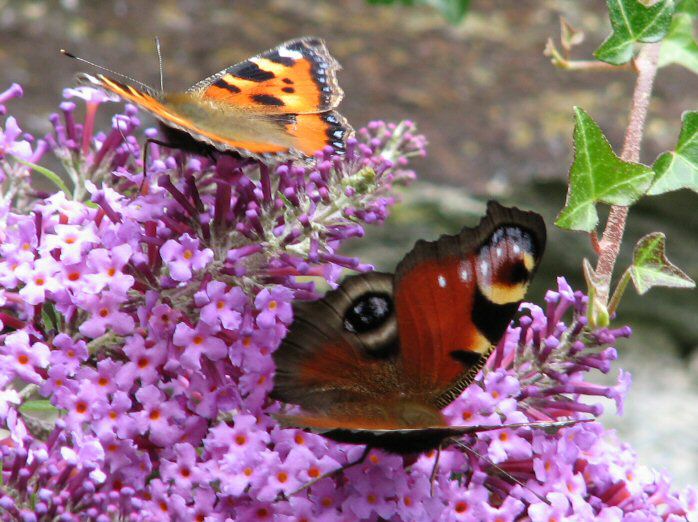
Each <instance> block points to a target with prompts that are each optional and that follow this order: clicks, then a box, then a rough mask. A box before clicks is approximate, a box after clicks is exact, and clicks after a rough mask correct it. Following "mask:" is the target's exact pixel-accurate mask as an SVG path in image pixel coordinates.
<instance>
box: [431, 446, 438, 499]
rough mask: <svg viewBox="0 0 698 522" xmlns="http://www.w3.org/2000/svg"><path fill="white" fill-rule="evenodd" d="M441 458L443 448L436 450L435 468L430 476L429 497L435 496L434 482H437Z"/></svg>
mask: <svg viewBox="0 0 698 522" xmlns="http://www.w3.org/2000/svg"><path fill="white" fill-rule="evenodd" d="M440 458H441V446H439V447H438V448H436V458H435V459H434V467H433V468H431V475H429V496H431V497H433V496H434V482H435V481H436V474H437V473H438V471H439V459H440Z"/></svg>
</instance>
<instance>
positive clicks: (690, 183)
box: [647, 111, 698, 196]
mask: <svg viewBox="0 0 698 522" xmlns="http://www.w3.org/2000/svg"><path fill="white" fill-rule="evenodd" d="M682 120H683V126H682V127H681V134H679V143H678V144H677V145H676V150H673V151H670V152H665V153H664V154H661V155H660V156H659V157H658V158H657V161H655V162H654V166H653V168H654V171H655V173H656V176H655V178H654V183H652V186H651V187H650V189H649V191H648V192H647V193H648V194H651V195H653V196H654V195H657V194H664V193H665V192H671V191H672V190H679V189H682V188H689V189H691V190H693V191H695V192H698V111H689V112H685V113H684V114H683V118H682Z"/></svg>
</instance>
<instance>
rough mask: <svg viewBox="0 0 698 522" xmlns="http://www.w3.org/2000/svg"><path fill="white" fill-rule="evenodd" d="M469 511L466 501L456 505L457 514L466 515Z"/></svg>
mask: <svg viewBox="0 0 698 522" xmlns="http://www.w3.org/2000/svg"><path fill="white" fill-rule="evenodd" d="M466 511H468V503H467V502H464V501H462V500H461V501H460V502H457V503H456V513H465V512H466Z"/></svg>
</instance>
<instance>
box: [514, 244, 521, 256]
mask: <svg viewBox="0 0 698 522" xmlns="http://www.w3.org/2000/svg"><path fill="white" fill-rule="evenodd" d="M519 252H521V249H520V248H519V245H514V254H518V253H519Z"/></svg>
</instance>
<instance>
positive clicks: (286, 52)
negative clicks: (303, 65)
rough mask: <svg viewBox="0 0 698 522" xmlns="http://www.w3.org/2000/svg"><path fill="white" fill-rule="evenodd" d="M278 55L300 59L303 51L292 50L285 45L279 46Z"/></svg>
mask: <svg viewBox="0 0 698 522" xmlns="http://www.w3.org/2000/svg"><path fill="white" fill-rule="evenodd" d="M278 52H279V56H281V57H283V58H293V59H294V60H300V59H301V58H303V53H301V52H300V51H294V50H293V49H287V48H286V47H279V49H278Z"/></svg>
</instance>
